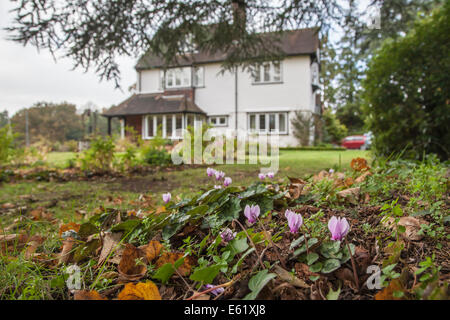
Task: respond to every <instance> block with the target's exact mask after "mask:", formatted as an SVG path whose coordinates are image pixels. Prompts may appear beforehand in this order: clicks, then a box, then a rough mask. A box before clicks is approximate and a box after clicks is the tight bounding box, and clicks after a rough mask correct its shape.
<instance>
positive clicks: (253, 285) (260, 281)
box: [243, 269, 276, 300]
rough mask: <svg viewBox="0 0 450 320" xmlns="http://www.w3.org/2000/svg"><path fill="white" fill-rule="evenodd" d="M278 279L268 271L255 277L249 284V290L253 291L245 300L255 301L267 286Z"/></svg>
mask: <svg viewBox="0 0 450 320" xmlns="http://www.w3.org/2000/svg"><path fill="white" fill-rule="evenodd" d="M275 277H276V274H275V273H268V271H267V269H264V270H262V271H260V272H258V273H257V274H256V275H254V276H253V277H252V278H251V279H250V281H249V282H248V288H249V289H250V290H251V291H252V292H250V293H249V294H247V295H246V296H245V297H244V299H243V300H255V299H256V297H257V296H258V294H259V292H260V291H261V290H262V288H264V287H265V285H266V284H267V283H268V282H269V281H270V280H272V279H273V278H275Z"/></svg>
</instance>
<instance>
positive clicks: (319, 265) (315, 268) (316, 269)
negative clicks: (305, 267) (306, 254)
mask: <svg viewBox="0 0 450 320" xmlns="http://www.w3.org/2000/svg"><path fill="white" fill-rule="evenodd" d="M322 266H323V263H322V262H316V263H314V264H313V265H312V266H310V267H309V271H311V272H319V271H320V270H322Z"/></svg>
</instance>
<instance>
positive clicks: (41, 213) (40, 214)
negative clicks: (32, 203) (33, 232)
mask: <svg viewBox="0 0 450 320" xmlns="http://www.w3.org/2000/svg"><path fill="white" fill-rule="evenodd" d="M30 215H31V217H32V218H33V220H35V221H36V220H42V219H43V220H48V221H50V220H53V215H52V214H51V213H50V212H46V211H45V209H44V208H42V207H39V208H37V209H34V210H32V211H31V212H30Z"/></svg>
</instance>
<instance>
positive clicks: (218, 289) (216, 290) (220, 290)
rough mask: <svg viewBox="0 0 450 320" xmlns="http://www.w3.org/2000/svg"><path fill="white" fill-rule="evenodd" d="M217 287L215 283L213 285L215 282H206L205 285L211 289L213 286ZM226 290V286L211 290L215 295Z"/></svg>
mask: <svg viewBox="0 0 450 320" xmlns="http://www.w3.org/2000/svg"><path fill="white" fill-rule="evenodd" d="M214 287H215V285H213V284H206V285H205V288H206V289H211V288H214ZM224 291H225V288H223V287H222V288H217V289H214V290H212V291H210V292H211V293H212V294H213V295H215V296H217V295H219V294H221V293H222V292H224Z"/></svg>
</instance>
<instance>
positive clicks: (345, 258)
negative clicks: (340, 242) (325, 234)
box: [339, 243, 356, 263]
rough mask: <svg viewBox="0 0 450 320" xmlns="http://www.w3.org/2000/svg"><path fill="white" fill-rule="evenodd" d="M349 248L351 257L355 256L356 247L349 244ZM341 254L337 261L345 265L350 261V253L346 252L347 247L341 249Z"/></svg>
mask: <svg viewBox="0 0 450 320" xmlns="http://www.w3.org/2000/svg"><path fill="white" fill-rule="evenodd" d="M349 246H350V250H351V253H352V256H353V255H354V254H355V249H356V247H355V245H354V244H353V243H350V244H349ZM341 253H342V258H340V259H339V260H340V261H341V263H346V262H347V261H348V260H349V259H350V253H349V252H348V248H347V246H345V247H344V248H343V249H342V251H341Z"/></svg>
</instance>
